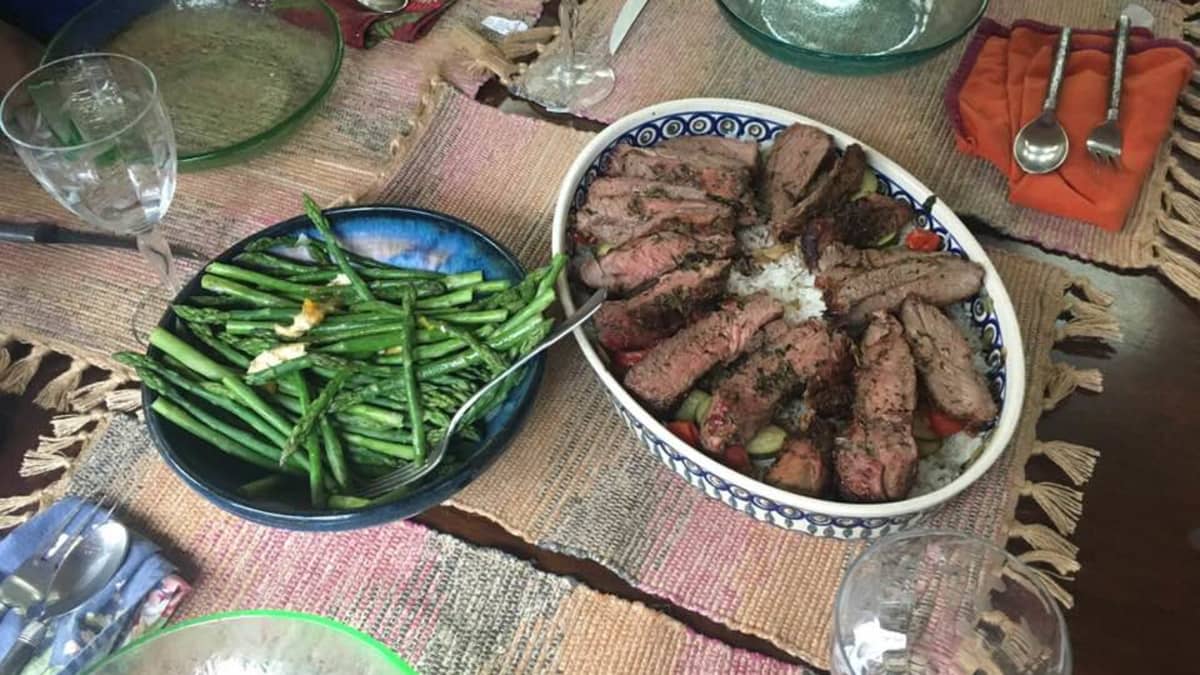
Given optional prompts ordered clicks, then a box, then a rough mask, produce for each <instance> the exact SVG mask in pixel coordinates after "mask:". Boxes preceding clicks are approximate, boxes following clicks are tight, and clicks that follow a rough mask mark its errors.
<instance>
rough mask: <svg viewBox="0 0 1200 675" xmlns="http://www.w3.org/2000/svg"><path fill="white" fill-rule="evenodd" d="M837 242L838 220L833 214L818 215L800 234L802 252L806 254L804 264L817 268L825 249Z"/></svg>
mask: <svg viewBox="0 0 1200 675" xmlns="http://www.w3.org/2000/svg"><path fill="white" fill-rule="evenodd" d="M836 242H837V221H835V220H834V219H833V216H818V217H816V218H813V219H812V220H810V221H808V224H807V225H805V226H804V232H802V233H801V234H800V252H801V253H803V254H804V264H805V265H807V266H808V269H810V270H815V269H817V265H818V264H819V261H820V259H821V255H822V254H823V253H824V251H825V249H827V248H829V247H830V246H833V245H834V244H835V243H836Z"/></svg>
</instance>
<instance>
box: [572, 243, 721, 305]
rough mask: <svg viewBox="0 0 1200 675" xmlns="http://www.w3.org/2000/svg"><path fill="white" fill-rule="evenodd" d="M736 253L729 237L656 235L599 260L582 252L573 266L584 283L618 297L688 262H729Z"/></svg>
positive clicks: (627, 244) (622, 247)
mask: <svg viewBox="0 0 1200 675" xmlns="http://www.w3.org/2000/svg"><path fill="white" fill-rule="evenodd" d="M736 249H737V240H736V239H734V237H733V235H732V234H729V233H719V234H694V233H685V232H658V233H655V234H652V235H650V236H648V237H643V238H641V239H635V240H633V241H631V242H628V243H626V244H624V245H622V246H618V247H617V248H615V249H612V250H611V251H609V252H608V253H606V254H605V255H602V256H600V257H596V255H595V254H593V253H592V252H591V251H583V252H581V253H580V254H579V255H577V256H576V260H575V266H576V269H577V270H578V273H579V278H580V279H581V280H582V281H583V283H585V284H587V285H588V286H591V287H592V288H605V289H608V290H609V291H613V292H614V293H618V294H620V293H627V292H629V291H632V290H634V289H636V288H638V287H640V286H643V285H645V284H648V283H650V282H652V281H654V280H655V279H657V278H658V277H660V276H661V275H663V274H666V273H667V272H670V271H671V270H673V269H675V268H676V267H679V266H680V265H681V264H683V263H684V262H686V261H688V260H698V259H703V258H728V257H729V256H731V255H733V253H734V251H735V250H736Z"/></svg>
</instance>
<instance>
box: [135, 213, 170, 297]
mask: <svg viewBox="0 0 1200 675" xmlns="http://www.w3.org/2000/svg"><path fill="white" fill-rule="evenodd" d="M137 246H138V250H139V251H141V252H142V256H143V257H144V258H145V259H146V262H148V263H150V267H152V268H154V271H155V272H156V273H157V274H158V278H159V280H160V281H161V282H162V285H163V287H164V288H166V289H167V291H168V292H169V294H171V295H174V294H175V293H177V292H178V291H179V284H178V281H177V280H176V277H175V258H174V257H172V256H171V245H170V244H168V243H167V238H166V237H164V236H163V234H162V230H160V229H159V228H157V227H153V228H150V229H149V230H146V231H145V232H142V233H141V234H138V235H137Z"/></svg>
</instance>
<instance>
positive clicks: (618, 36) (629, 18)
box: [608, 0, 647, 54]
mask: <svg viewBox="0 0 1200 675" xmlns="http://www.w3.org/2000/svg"><path fill="white" fill-rule="evenodd" d="M646 1H647V0H627V1H626V2H625V6H624V7H622V8H621V12H620V13H619V14H617V20H616V21H614V22H613V27H612V33H611V34H610V35H609V36H608V53H609V54H616V53H617V49H618V48H620V46H621V43H622V42H624V41H625V35H626V34H628V33H629V29H630V28H632V27H633V22H634V21H637V18H638V15H639V14H641V13H642V10H643V9H645V7H646Z"/></svg>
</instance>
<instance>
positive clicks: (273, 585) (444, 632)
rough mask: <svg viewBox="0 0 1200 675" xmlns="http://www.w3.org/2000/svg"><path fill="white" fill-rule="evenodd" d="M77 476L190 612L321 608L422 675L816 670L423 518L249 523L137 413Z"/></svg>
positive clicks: (108, 428)
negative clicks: (700, 630) (204, 492)
mask: <svg viewBox="0 0 1200 675" xmlns="http://www.w3.org/2000/svg"><path fill="white" fill-rule="evenodd" d="M69 482H70V485H69V492H71V493H73V494H77V495H81V496H83V495H94V496H98V495H105V496H109V497H112V498H115V499H116V500H117V501H118V503H119V505H120V511H119V512H118V513H119V515H120V517H121V518H122V519H123V520H125V522H127V523H128V524H130V525H131V526H133V527H135V528H137V529H138V530H140V531H141V532H143V533H145V534H146V535H148V536H150V537H151V538H153V539H154V540H155V541H156V542H158V543H159V544H161V545H162V546H164V548H166V549H167V551H168V555H170V556H171V557H172V559H174V560H176V561H177V562H178V563H179V564H180V565H181V567H182V568H183V570H184V574H185V576H187V577H188V578H189V579H190V580H192V581H193V590H192V593H191V594H190V595H189V596H188V599H187V600H186V601H185V604H184V605H183V606H182V607H181V613H180V615H179V618H190V617H194V616H199V615H203V614H208V613H211V612H220V611H227V610H232V609H258V608H271V609H289V610H294V611H302V612H311V613H315V614H321V615H323V616H329V617H332V618H334V619H337V620H338V621H342V622H345V623H347V624H349V625H350V626H353V627H355V628H358V629H360V630H363V631H365V632H367V633H369V634H371V635H373V636H374V637H376V638H377V639H379V640H381V641H383V642H384V643H385V644H387V646H388V647H391V648H392V649H394V650H395V651H396V652H397V653H399V654H400V655H401V656H402V657H403V658H404V659H405V660H406V661H408V662H409V663H411V664H412V665H413V667H415V668H416V669H417V671H418V672H420V673H423V674H424V675H437V674H440V673H445V674H447V675H459V674H460V673H515V672H541V673H547V672H562V673H665V672H679V673H700V672H704V673H733V672H737V673H798V674H799V673H804V672H805V671H804V669H802V668H798V667H794V666H791V665H789V664H785V663H782V662H780V661H776V660H774V659H771V658H768V657H766V656H762V655H760V654H754V653H751V652H746V651H744V650H740V649H734V648H732V647H730V646H728V645H726V644H724V643H722V642H719V641H717V640H714V639H711V638H707V637H704V636H702V635H698V634H696V633H695V632H693V631H691V630H689V629H688V628H687V627H686V626H684V625H683V624H681V623H679V622H678V621H676V620H674V619H671V618H669V617H667V616H666V615H664V614H662V613H660V612H656V611H653V610H651V609H649V608H647V607H645V606H643V605H640V604H637V603H633V602H629V601H627V600H622V599H620V598H617V597H614V596H611V595H605V594H602V593H599V592H597V591H594V590H592V589H590V588H587V587H585V586H582V585H580V584H579V583H577V582H575V581H572V580H570V579H567V578H564V577H559V576H555V575H552V574H547V573H545V572H540V571H538V570H535V569H534V568H533V567H532V566H531V565H530V564H529V563H526V562H523V561H520V560H517V559H516V558H513V557H511V556H509V555H507V554H505V553H502V552H500V551H496V550H493V549H484V548H476V547H474V546H471V545H469V544H466V543H463V542H462V541H460V540H458V539H455V538H454V537H451V536H448V535H444V534H438V533H436V532H433V531H431V530H429V529H426V528H424V527H422V526H420V525H416V524H413V523H407V522H399V523H392V524H390V525H385V526H381V527H375V528H370V529H366V530H358V531H353V532H338V533H320V532H292V531H287V530H277V529H271V528H267V527H262V526H259V525H255V524H253V523H250V522H248V521H244V520H240V519H238V518H236V517H234V516H232V515H230V514H227V513H225V512H223V511H220V510H218V509H217V508H216V507H214V506H212V505H211V504H209V503H207V502H205V501H204V500H203V499H202V498H200V496H199V495H197V494H196V493H194V492H192V491H190V490H188V489H187V487H185V486H184V485H183V483H181V482H180V481H179V479H178V478H177V477H176V476H175V474H173V473H172V472H171V470H170V469H169V468H167V466H166V465H165V464H164V463H163V462H162V461H161V460H160V459H159V457H158V453H157V452H156V451H155V449H154V446H153V443H152V442H151V440H150V438H149V435H148V434H147V433H146V430H145V426H144V425H143V424H142V423H141V422H140V421H139V420H137V419H135V418H134V417H133V416H132V415H117V416H114V417H113V419H112V421H111V423H109V424H106V425H105V430H104V432H103V433H102V434H101V435H100V438H99V440H98V441H97V442H96V443H95V444H93V445H92V446H91V447H90V448H89V449H88V450H87V451H86V452H85V453H84V454H83V455H81V456H80V460H79V462H78V463H77V464H76V466H75V468H74V469H73V471H72V475H71V478H70V481H69ZM347 672H350V671H347Z"/></svg>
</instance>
